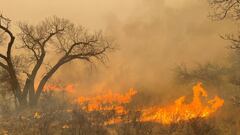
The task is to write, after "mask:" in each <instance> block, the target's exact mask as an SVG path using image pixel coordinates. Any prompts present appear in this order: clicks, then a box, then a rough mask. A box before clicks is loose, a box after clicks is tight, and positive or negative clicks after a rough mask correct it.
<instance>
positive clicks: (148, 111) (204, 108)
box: [140, 83, 224, 124]
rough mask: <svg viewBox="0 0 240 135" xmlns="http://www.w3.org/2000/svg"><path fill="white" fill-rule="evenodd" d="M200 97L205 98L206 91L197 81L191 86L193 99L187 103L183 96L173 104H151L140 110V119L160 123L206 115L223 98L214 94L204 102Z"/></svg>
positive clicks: (212, 110) (215, 107) (221, 101)
mask: <svg viewBox="0 0 240 135" xmlns="http://www.w3.org/2000/svg"><path fill="white" fill-rule="evenodd" d="M201 97H205V98H207V92H206V91H205V90H204V89H203V88H202V84H201V83H198V84H197V85H196V86H194V87H193V101H192V102H191V103H189V104H186V103H185V98H186V97H185V96H182V97H180V98H178V99H177V100H175V102H174V104H170V105H167V106H165V107H159V106H153V107H149V108H145V109H143V110H142V115H141V118H140V120H141V121H143V122H150V121H151V122H158V123H162V124H171V123H177V122H179V121H186V120H190V119H193V118H197V117H201V118H204V117H208V116H209V115H210V114H212V113H214V112H215V111H216V110H217V109H218V108H220V107H221V106H222V105H223V103H224V100H223V99H221V98H219V97H218V96H215V98H214V99H212V100H207V102H206V104H204V103H203V102H202V100H201Z"/></svg>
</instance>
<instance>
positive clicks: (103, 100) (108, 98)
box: [77, 89, 137, 114]
mask: <svg viewBox="0 0 240 135" xmlns="http://www.w3.org/2000/svg"><path fill="white" fill-rule="evenodd" d="M136 93H137V92H136V91H135V90H133V89H130V90H129V91H128V92H127V93H126V94H120V93H113V92H111V91H109V92H107V93H106V94H103V95H98V96H94V97H82V96H81V97H78V98H77V103H78V104H80V105H82V104H86V106H85V107H86V108H84V109H85V110H87V111H96V110H114V111H115V112H116V113H117V114H124V113H126V112H127V111H126V109H125V108H124V104H127V103H129V102H130V101H131V99H132V97H133V96H134V95H135V94H136Z"/></svg>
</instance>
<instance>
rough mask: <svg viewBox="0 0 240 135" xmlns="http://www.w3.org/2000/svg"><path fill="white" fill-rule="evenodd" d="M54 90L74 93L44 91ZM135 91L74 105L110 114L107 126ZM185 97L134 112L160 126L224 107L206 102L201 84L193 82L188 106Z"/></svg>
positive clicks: (214, 101)
mask: <svg viewBox="0 0 240 135" xmlns="http://www.w3.org/2000/svg"><path fill="white" fill-rule="evenodd" d="M51 89H55V91H60V90H63V89H65V90H66V91H67V92H69V93H72V94H73V91H74V87H73V85H67V86H66V87H65V88H59V87H56V86H52V85H48V86H47V87H45V90H51ZM136 94H137V91H135V90H134V89H130V90H129V91H128V92H127V93H125V94H120V93H113V92H112V91H108V92H105V93H104V94H101V95H97V96H92V97H84V96H79V97H77V98H76V99H75V100H74V102H75V103H77V104H79V106H81V107H82V109H83V110H86V111H88V112H91V111H114V112H115V113H116V114H118V115H116V118H113V119H110V120H108V121H106V123H107V124H114V123H119V122H122V120H121V118H120V117H119V115H123V114H127V113H128V110H127V109H126V107H125V106H126V104H128V103H130V102H131V100H132V98H133V97H134V96H135V95H136ZM185 99H186V97H185V96H182V97H179V98H178V99H177V100H175V102H174V103H172V104H169V105H166V106H158V105H156V106H151V107H147V106H145V107H143V108H141V109H138V110H136V111H139V112H140V113H141V115H140V117H139V121H140V122H157V123H161V124H171V123H177V122H179V121H187V120H190V119H193V118H198V117H201V118H206V117H209V116H210V115H211V114H213V113H214V112H216V111H217V110H218V109H219V108H220V107H222V105H223V104H224V100H223V99H221V98H220V97H218V96H215V97H214V98H213V99H210V100H209V99H208V95H207V92H206V90H205V89H204V88H203V87H202V83H197V84H196V85H195V86H194V87H193V100H192V102H191V103H186V102H185Z"/></svg>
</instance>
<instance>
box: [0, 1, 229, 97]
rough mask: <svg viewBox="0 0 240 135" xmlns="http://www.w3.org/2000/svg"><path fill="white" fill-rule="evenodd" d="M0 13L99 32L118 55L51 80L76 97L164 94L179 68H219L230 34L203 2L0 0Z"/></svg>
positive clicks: (79, 66) (66, 69)
mask: <svg viewBox="0 0 240 135" xmlns="http://www.w3.org/2000/svg"><path fill="white" fill-rule="evenodd" d="M0 3H1V5H0V9H1V10H2V12H3V13H4V14H5V15H7V16H8V17H9V18H11V19H12V20H13V21H14V22H17V21H27V22H29V23H37V22H39V21H41V20H42V19H43V18H45V17H48V16H52V15H57V16H60V17H64V18H67V19H70V20H72V21H73V22H75V23H78V24H81V25H83V26H86V27H87V28H89V29H90V30H99V29H102V30H103V31H104V33H105V34H106V35H108V36H109V37H111V38H112V39H114V43H115V44H117V49H116V50H115V51H114V52H112V53H111V54H110V56H109V61H108V62H107V63H106V65H100V66H99V65H96V67H94V66H91V65H88V66H86V65H85V63H81V64H76V63H72V64H68V65H66V66H64V67H63V68H62V69H61V70H60V71H59V72H58V73H57V74H56V75H55V76H54V78H53V79H55V80H61V81H63V82H65V83H72V84H74V85H75V86H76V87H77V89H78V90H79V91H81V92H82V93H85V92H86V91H88V92H89V91H90V92H91V91H94V89H96V88H98V89H113V90H126V89H128V88H131V87H133V88H136V89H148V90H159V91H162V90H165V89H167V88H168V87H169V84H170V82H171V79H172V73H173V72H172V69H173V68H174V67H175V66H176V65H178V64H181V63H185V64H188V65H192V64H194V63H201V62H206V61H210V62H219V61H220V62H222V60H223V59H225V58H226V57H227V49H226V45H227V43H228V42H225V41H223V40H221V39H220V38H219V35H220V34H223V33H228V32H230V31H229V29H230V30H231V29H232V30H233V29H234V28H233V27H232V25H231V24H230V22H224V21H221V22H213V21H211V20H210V18H208V15H209V11H210V9H209V8H208V5H207V1H202V0H130V1H129V0H121V1H116V0H104V1H99V0H68V1H64V0H51V1H49V0H41V1H33V0H21V1H14V2H12V1H9V0H8V1H7V0H0Z"/></svg>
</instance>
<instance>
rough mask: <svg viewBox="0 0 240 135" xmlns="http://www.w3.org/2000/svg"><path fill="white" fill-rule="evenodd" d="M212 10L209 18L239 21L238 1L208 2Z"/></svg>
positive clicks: (212, 0)
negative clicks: (227, 18)
mask: <svg viewBox="0 0 240 135" xmlns="http://www.w3.org/2000/svg"><path fill="white" fill-rule="evenodd" d="M209 4H210V6H211V8H212V11H213V12H212V14H211V17H213V19H217V20H222V19H225V18H226V17H229V18H231V19H234V20H239V19H240V0H209Z"/></svg>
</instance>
